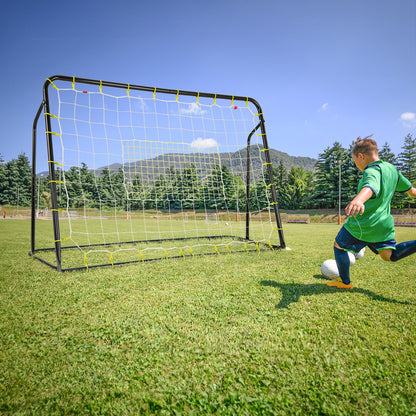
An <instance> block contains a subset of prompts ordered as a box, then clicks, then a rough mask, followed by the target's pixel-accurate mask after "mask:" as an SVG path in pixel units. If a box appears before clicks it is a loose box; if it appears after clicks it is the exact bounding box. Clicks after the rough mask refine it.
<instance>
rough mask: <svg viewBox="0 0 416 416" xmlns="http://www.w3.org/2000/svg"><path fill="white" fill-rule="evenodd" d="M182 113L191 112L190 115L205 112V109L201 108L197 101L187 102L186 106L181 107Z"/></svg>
mask: <svg viewBox="0 0 416 416" xmlns="http://www.w3.org/2000/svg"><path fill="white" fill-rule="evenodd" d="M181 113H182V114H191V115H201V114H205V113H206V111H205V110H203V109H202V108H201V106H200V105H199V104H198V103H190V104H188V108H182V109H181Z"/></svg>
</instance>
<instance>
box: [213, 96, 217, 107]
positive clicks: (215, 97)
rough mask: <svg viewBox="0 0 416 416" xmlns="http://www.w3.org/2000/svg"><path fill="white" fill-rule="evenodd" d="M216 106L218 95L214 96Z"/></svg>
mask: <svg viewBox="0 0 416 416" xmlns="http://www.w3.org/2000/svg"><path fill="white" fill-rule="evenodd" d="M214 105H217V94H215V95H214Z"/></svg>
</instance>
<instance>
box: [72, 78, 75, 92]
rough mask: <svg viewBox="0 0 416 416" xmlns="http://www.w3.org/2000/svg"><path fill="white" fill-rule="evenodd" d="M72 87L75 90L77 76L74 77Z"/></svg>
mask: <svg viewBox="0 0 416 416" xmlns="http://www.w3.org/2000/svg"><path fill="white" fill-rule="evenodd" d="M72 89H73V90H74V91H75V77H72Z"/></svg>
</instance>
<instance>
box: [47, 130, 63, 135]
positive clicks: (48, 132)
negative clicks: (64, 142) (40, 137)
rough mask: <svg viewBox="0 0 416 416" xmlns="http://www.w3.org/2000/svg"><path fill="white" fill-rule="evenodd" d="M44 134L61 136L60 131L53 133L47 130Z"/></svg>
mask: <svg viewBox="0 0 416 416" xmlns="http://www.w3.org/2000/svg"><path fill="white" fill-rule="evenodd" d="M46 134H52V135H54V136H62V134H61V133H54V132H53V131H47V132H46Z"/></svg>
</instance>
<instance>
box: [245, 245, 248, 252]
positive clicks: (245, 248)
mask: <svg viewBox="0 0 416 416" xmlns="http://www.w3.org/2000/svg"><path fill="white" fill-rule="evenodd" d="M244 250H245V251H248V250H247V243H244Z"/></svg>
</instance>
